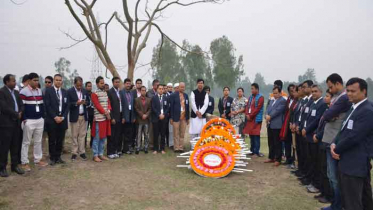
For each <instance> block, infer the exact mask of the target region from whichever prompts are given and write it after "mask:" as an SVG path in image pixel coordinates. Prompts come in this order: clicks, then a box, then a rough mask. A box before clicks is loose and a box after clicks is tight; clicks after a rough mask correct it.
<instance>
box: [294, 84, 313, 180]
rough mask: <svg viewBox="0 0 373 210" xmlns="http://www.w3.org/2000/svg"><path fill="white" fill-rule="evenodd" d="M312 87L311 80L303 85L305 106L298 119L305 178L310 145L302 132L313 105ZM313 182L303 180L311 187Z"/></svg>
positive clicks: (302, 170) (302, 171)
mask: <svg viewBox="0 0 373 210" xmlns="http://www.w3.org/2000/svg"><path fill="white" fill-rule="evenodd" d="M312 85H313V82H312V81H311V80H307V81H305V82H303V84H302V90H303V93H304V98H303V105H302V107H301V112H300V116H299V119H298V126H297V128H296V130H297V132H298V133H299V134H300V136H301V139H300V145H299V146H300V150H299V152H300V160H299V162H302V165H300V171H301V173H302V175H303V177H304V175H306V174H307V171H308V168H309V167H308V165H307V151H308V143H307V140H306V138H304V137H303V135H302V130H303V127H304V122H305V121H306V119H307V116H308V114H309V113H310V107H311V105H312V103H313V99H312V89H311V88H312ZM310 184H311V182H310V181H309V180H302V185H305V186H306V185H310Z"/></svg>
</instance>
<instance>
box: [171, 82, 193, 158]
mask: <svg viewBox="0 0 373 210" xmlns="http://www.w3.org/2000/svg"><path fill="white" fill-rule="evenodd" d="M184 91H185V83H184V82H181V83H180V84H179V91H176V92H175V93H173V94H172V95H170V96H169V101H170V111H171V115H170V116H171V119H170V122H171V125H172V126H173V135H174V151H175V152H176V153H182V152H183V151H184V136H185V129H186V126H187V125H188V124H189V98H188V95H187V94H186V93H184Z"/></svg>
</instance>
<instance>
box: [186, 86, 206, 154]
mask: <svg viewBox="0 0 373 210" xmlns="http://www.w3.org/2000/svg"><path fill="white" fill-rule="evenodd" d="M203 87H204V81H203V79H198V80H197V89H196V90H194V91H192V93H191V94H190V103H191V106H192V112H191V117H190V126H189V134H190V138H191V140H193V139H194V138H195V137H198V136H199V135H200V133H201V131H202V128H203V126H204V125H205V124H206V110H207V108H208V105H209V96H208V94H207V93H206V92H205V91H204V90H203ZM192 149H193V148H192Z"/></svg>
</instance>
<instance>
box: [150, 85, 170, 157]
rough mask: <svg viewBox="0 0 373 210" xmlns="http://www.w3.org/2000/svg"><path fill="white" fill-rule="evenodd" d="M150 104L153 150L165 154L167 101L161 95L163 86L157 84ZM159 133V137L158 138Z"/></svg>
mask: <svg viewBox="0 0 373 210" xmlns="http://www.w3.org/2000/svg"><path fill="white" fill-rule="evenodd" d="M151 106H152V114H151V116H152V118H151V121H152V123H153V139H154V149H153V150H154V152H153V154H157V152H162V154H165V143H166V142H165V134H166V123H167V115H168V110H169V109H168V102H167V97H166V96H165V95H163V86H162V85H158V87H157V94H156V95H155V96H153V98H152V100H151ZM159 135H160V136H161V138H160V139H159V138H158V137H159ZM159 141H160V142H159Z"/></svg>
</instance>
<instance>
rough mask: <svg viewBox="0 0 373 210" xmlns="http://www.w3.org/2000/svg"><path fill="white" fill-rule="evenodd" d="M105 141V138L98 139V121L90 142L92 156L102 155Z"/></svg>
mask: <svg viewBox="0 0 373 210" xmlns="http://www.w3.org/2000/svg"><path fill="white" fill-rule="evenodd" d="M105 141H106V138H102V139H100V132H99V127H98V123H96V135H95V137H94V139H93V143H92V150H93V156H94V157H97V156H103V155H104V149H105Z"/></svg>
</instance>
